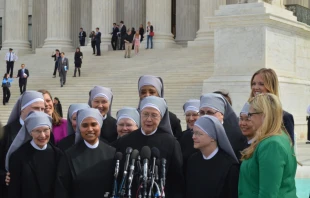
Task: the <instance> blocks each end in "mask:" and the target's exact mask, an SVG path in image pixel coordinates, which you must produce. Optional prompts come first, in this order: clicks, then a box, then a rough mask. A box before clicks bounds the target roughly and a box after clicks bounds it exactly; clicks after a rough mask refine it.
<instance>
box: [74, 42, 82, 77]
mask: <svg viewBox="0 0 310 198" xmlns="http://www.w3.org/2000/svg"><path fill="white" fill-rule="evenodd" d="M82 59H83V53H82V52H81V51H80V48H79V47H77V48H76V50H75V54H74V65H75V69H74V75H73V76H72V77H76V70H78V71H79V77H80V76H81V70H80V69H81V66H82Z"/></svg>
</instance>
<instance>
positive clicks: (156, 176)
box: [155, 159, 160, 182]
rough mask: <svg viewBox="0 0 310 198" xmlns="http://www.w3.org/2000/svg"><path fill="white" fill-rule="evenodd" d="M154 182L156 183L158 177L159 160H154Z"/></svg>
mask: <svg viewBox="0 0 310 198" xmlns="http://www.w3.org/2000/svg"><path fill="white" fill-rule="evenodd" d="M155 164H156V165H155V181H157V182H158V180H159V175H158V167H160V159H156V163H155Z"/></svg>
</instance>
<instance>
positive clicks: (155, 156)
mask: <svg viewBox="0 0 310 198" xmlns="http://www.w3.org/2000/svg"><path fill="white" fill-rule="evenodd" d="M151 151H152V158H153V161H152V162H153V163H152V170H151V187H150V191H149V197H151V195H152V189H153V185H154V180H155V166H156V159H158V158H159V156H160V151H159V150H158V148H156V147H153V148H152V150H151Z"/></svg>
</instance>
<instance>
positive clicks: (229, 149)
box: [0, 75, 255, 198]
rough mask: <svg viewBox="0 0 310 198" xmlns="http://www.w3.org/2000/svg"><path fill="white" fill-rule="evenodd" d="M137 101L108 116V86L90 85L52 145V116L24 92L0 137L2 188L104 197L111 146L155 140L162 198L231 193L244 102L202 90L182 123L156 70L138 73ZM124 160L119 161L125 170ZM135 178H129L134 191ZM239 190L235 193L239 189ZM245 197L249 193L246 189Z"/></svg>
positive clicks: (36, 194) (213, 197)
mask: <svg viewBox="0 0 310 198" xmlns="http://www.w3.org/2000/svg"><path fill="white" fill-rule="evenodd" d="M138 91H139V98H140V102H139V105H138V108H134V107H124V108H122V109H120V110H119V111H118V112H117V115H116V119H115V118H113V117H112V116H111V108H112V101H113V93H112V90H111V89H110V88H106V87H101V86H95V87H94V88H93V89H91V90H90V92H89V101H88V103H85V104H71V105H70V106H69V109H68V114H67V136H66V137H64V138H63V139H61V140H60V141H59V142H58V143H57V144H54V142H55V141H53V138H54V136H55V135H53V126H52V118H51V117H50V116H49V115H47V114H46V113H44V98H43V96H42V94H41V93H39V92H36V91H26V92H25V93H24V94H23V95H21V96H20V98H19V99H18V101H17V103H16V104H15V106H14V108H13V110H12V112H11V115H10V117H9V121H8V123H7V125H6V126H5V127H4V135H3V137H2V138H1V142H0V144H1V145H0V146H1V151H0V155H1V156H0V157H1V158H0V160H1V167H0V168H1V170H0V171H1V177H0V179H1V189H0V190H1V192H0V195H1V196H2V197H5V198H6V197H9V198H13V197H14V198H17V197H19V198H24V197H25V198H26V197H27V198H28V197H32V198H51V197H55V198H56V197H57V198H71V197H72V198H82V197H83V198H84V197H105V196H106V197H107V195H108V194H109V193H110V196H111V192H112V188H113V178H114V168H115V159H114V156H115V153H116V152H122V153H126V148H127V147H131V148H132V149H137V150H139V151H141V149H142V147H144V146H149V147H150V148H152V147H156V148H158V150H159V151H160V157H161V158H165V159H166V160H167V164H166V170H167V172H166V186H165V194H166V197H167V198H173V197H175V198H181V197H186V198H196V197H197V198H199V197H208V198H209V197H210V198H235V197H238V180H239V170H240V163H241V161H240V159H241V151H243V150H244V149H246V148H247V147H249V145H250V144H251V142H252V141H253V139H254V137H255V131H254V130H253V128H252V127H249V126H247V124H244V122H243V121H244V120H247V116H248V113H249V108H250V104H249V103H246V104H245V105H244V107H243V109H242V111H241V113H240V116H239V118H238V116H237V115H236V114H235V113H234V111H233V109H232V107H231V105H230V104H229V102H228V101H227V99H225V97H224V96H223V95H221V94H217V93H207V94H203V95H202V96H201V98H200V100H197V99H190V100H188V101H187V102H186V103H185V104H184V106H183V110H184V115H185V117H186V122H187V129H186V130H185V131H183V132H182V129H181V125H180V120H179V119H178V118H177V116H176V115H175V114H173V113H172V112H170V111H169V110H168V106H167V103H166V100H165V99H164V85H163V81H162V79H161V78H160V77H156V76H150V75H144V76H141V77H140V78H139V81H138ZM123 165H124V159H123V160H122V161H121V164H120V173H122V172H123V170H122V169H123V167H124V166H123ZM137 187H138V185H137V184H133V185H132V197H136V192H137ZM239 197H241V196H239ZM244 197H247V195H245V196H244Z"/></svg>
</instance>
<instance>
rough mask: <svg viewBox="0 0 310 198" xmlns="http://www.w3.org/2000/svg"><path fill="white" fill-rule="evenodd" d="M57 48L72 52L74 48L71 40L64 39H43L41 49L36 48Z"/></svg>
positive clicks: (45, 49) (43, 49)
mask: <svg viewBox="0 0 310 198" xmlns="http://www.w3.org/2000/svg"><path fill="white" fill-rule="evenodd" d="M55 49H59V50H60V52H65V53H66V52H74V51H75V49H74V48H73V46H72V41H71V40H67V39H66V40H64V39H62V40H61V39H45V41H44V45H43V47H42V48H41V49H38V52H39V51H42V52H45V51H48V50H50V51H51V50H53V51H55ZM36 52H37V50H36Z"/></svg>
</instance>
